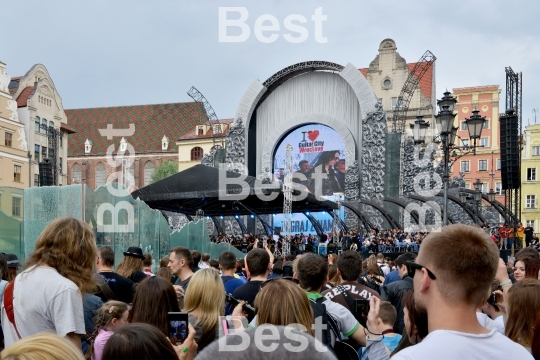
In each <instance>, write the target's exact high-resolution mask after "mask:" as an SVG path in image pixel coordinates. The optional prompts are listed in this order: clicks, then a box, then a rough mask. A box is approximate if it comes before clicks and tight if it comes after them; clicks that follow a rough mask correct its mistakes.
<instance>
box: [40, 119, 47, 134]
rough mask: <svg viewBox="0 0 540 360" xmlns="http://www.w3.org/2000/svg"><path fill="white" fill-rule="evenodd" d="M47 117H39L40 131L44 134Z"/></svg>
mask: <svg viewBox="0 0 540 360" xmlns="http://www.w3.org/2000/svg"><path fill="white" fill-rule="evenodd" d="M47 123H48V122H47V119H41V133H42V134H46V133H47Z"/></svg>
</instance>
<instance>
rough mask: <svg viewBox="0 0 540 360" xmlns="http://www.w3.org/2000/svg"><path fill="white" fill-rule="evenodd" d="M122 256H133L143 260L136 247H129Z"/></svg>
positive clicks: (141, 253)
mask: <svg viewBox="0 0 540 360" xmlns="http://www.w3.org/2000/svg"><path fill="white" fill-rule="evenodd" d="M124 256H133V257H136V258H139V259H144V255H143V252H142V249H141V248H140V247H137V246H130V247H129V248H128V249H127V251H124Z"/></svg>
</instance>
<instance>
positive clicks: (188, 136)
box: [178, 119, 234, 141]
mask: <svg viewBox="0 0 540 360" xmlns="http://www.w3.org/2000/svg"><path fill="white" fill-rule="evenodd" d="M233 121H234V119H221V120H219V122H218V121H211V122H210V121H207V122H206V123H205V124H204V125H207V126H208V130H207V131H206V133H204V134H203V135H198V131H197V129H196V128H194V129H193V130H191V131H190V132H188V133H187V134H184V135H182V136H180V137H179V138H178V141H180V140H192V139H205V138H212V136H213V134H214V127H213V125H217V124H221V125H224V126H223V128H222V129H221V131H222V133H221V134H217V137H224V136H225V135H226V130H227V127H228V126H229V125H230V124H232V123H233ZM211 125H212V126H211Z"/></svg>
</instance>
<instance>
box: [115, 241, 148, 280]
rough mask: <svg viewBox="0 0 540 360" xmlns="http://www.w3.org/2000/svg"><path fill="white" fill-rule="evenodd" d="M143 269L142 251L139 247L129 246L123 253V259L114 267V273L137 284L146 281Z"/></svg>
mask: <svg viewBox="0 0 540 360" xmlns="http://www.w3.org/2000/svg"><path fill="white" fill-rule="evenodd" d="M143 269H144V255H143V252H142V249H141V248H140V247H136V246H130V247H129V248H128V250H127V251H125V252H124V257H123V258H122V260H121V261H120V264H118V266H117V267H116V273H117V274H118V275H120V276H123V277H125V278H128V279H129V280H131V281H133V282H134V283H136V284H138V283H140V282H141V281H143V280H144V279H146V274H145V273H144V272H143Z"/></svg>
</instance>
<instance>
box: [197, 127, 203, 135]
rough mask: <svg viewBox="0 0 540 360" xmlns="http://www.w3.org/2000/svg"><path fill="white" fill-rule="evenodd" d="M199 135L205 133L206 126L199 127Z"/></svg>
mask: <svg viewBox="0 0 540 360" xmlns="http://www.w3.org/2000/svg"><path fill="white" fill-rule="evenodd" d="M197 135H204V127H202V126H199V128H198V129H197Z"/></svg>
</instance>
